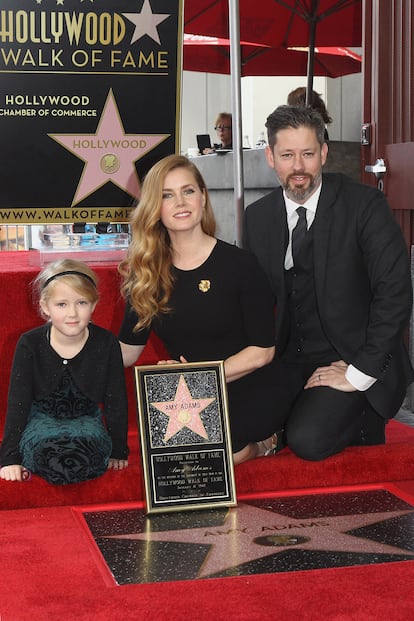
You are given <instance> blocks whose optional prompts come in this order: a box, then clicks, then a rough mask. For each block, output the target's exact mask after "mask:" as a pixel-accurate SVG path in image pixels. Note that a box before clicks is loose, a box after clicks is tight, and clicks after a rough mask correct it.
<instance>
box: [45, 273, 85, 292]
mask: <svg viewBox="0 0 414 621" xmlns="http://www.w3.org/2000/svg"><path fill="white" fill-rule="evenodd" d="M71 274H74V275H75V276H82V278H86V280H89V282H90V283H92V284H93V286H94V287H95V289H96V282H95V281H94V279H93V278H91V277H90V276H88V274H84V273H83V272H77V271H76V270H67V271H65V272H59V273H58V274H54V275H53V276H51V277H50V278H48V279H47V280H46V281H45V282H44V283H43V286H42V290H43V289H45V288H46V287H47V286H48V285H49V284H50V283H51V282H52V280H55V278H60V276H70V275H71Z"/></svg>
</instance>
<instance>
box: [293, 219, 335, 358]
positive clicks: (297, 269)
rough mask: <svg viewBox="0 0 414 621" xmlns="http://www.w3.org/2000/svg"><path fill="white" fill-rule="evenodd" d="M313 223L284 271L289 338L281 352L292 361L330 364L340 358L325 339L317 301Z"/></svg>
mask: <svg viewBox="0 0 414 621" xmlns="http://www.w3.org/2000/svg"><path fill="white" fill-rule="evenodd" d="M313 263H314V262H313V226H311V227H310V229H309V230H308V231H307V233H306V235H305V237H304V240H303V242H302V245H301V247H300V249H299V252H298V255H297V258H296V263H295V265H294V266H293V267H292V268H291V269H290V270H286V271H285V282H286V289H287V300H288V306H287V308H288V313H289V318H290V330H289V338H288V342H287V345H286V349H285V351H284V352H283V354H282V358H283V360H285V361H286V362H291V363H308V362H309V363H316V364H317V363H328V362H332V361H334V360H337V359H338V354H337V352H336V351H335V350H334V349H333V347H332V345H331V344H330V342H329V341H328V339H327V338H326V335H325V333H324V330H323V327H322V324H321V320H320V316H319V312H318V305H317V302H316V294H315V281H314V264H313Z"/></svg>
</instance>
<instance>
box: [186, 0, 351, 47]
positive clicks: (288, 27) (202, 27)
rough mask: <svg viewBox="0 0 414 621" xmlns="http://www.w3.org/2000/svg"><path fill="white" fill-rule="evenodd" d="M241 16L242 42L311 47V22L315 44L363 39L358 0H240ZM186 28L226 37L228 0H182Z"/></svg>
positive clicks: (188, 31) (343, 43)
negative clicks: (314, 29)
mask: <svg viewBox="0 0 414 621" xmlns="http://www.w3.org/2000/svg"><path fill="white" fill-rule="evenodd" d="M239 14H240V38H241V39H242V40H244V41H255V42H259V43H263V44H266V45H270V46H272V47H277V46H283V47H291V46H297V45H301V46H309V45H310V44H311V43H312V41H311V34H310V33H311V25H312V24H313V25H315V26H316V31H315V45H317V46H332V45H339V46H347V47H350V46H351V47H359V46H361V43H362V2H361V0H256V1H255V0H239ZM184 30H185V32H187V33H193V34H204V35H210V36H216V37H222V38H228V36H229V9H228V0H185V2H184Z"/></svg>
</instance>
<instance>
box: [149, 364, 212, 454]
mask: <svg viewBox="0 0 414 621" xmlns="http://www.w3.org/2000/svg"><path fill="white" fill-rule="evenodd" d="M213 401H214V397H212V398H207V399H194V398H193V397H192V396H191V393H190V391H189V389H188V386H187V383H186V381H185V379H184V376H183V375H180V379H179V382H178V386H177V391H176V393H175V398H174V401H157V402H155V403H151V405H152V406H153V407H154V408H156V409H157V410H159V411H160V412H163V414H165V415H166V416H168V417H169V421H168V426H167V431H166V432H165V436H164V442H168V440H169V439H170V438H172V437H173V436H174V435H175V434H176V433H178V432H179V431H180V430H181V429H183V427H187V428H188V429H191V431H194V432H195V433H197V434H198V435H199V436H201V437H202V438H205V439H206V440H207V439H208V435H207V432H206V430H205V428H204V425H203V421H202V420H201V418H200V414H201V412H202V411H203V410H205V409H206V407H207V406H209V405H210V403H212V402H213Z"/></svg>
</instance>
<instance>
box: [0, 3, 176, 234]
mask: <svg viewBox="0 0 414 621" xmlns="http://www.w3.org/2000/svg"><path fill="white" fill-rule="evenodd" d="M182 3H183V0H112V1H111V0H1V3H0V144H1V153H2V157H1V164H0V225H1V224H16V223H19V224H42V223H46V222H48V223H58V224H59V223H71V222H102V221H111V222H125V221H127V219H128V214H129V212H130V210H131V208H132V207H133V206H134V205H135V204H136V201H137V199H138V197H139V192H140V185H141V181H142V178H143V177H144V175H145V173H146V172H147V170H148V169H149V168H150V167H151V166H152V165H153V164H154V163H155V162H156V161H158V160H159V159H161V158H162V157H164V156H166V155H169V154H171V153H174V152H178V150H179V132H178V127H179V119H180V109H179V102H180V89H181V66H182V63H181V56H182V54H181V50H182V13H183V8H182Z"/></svg>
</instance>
